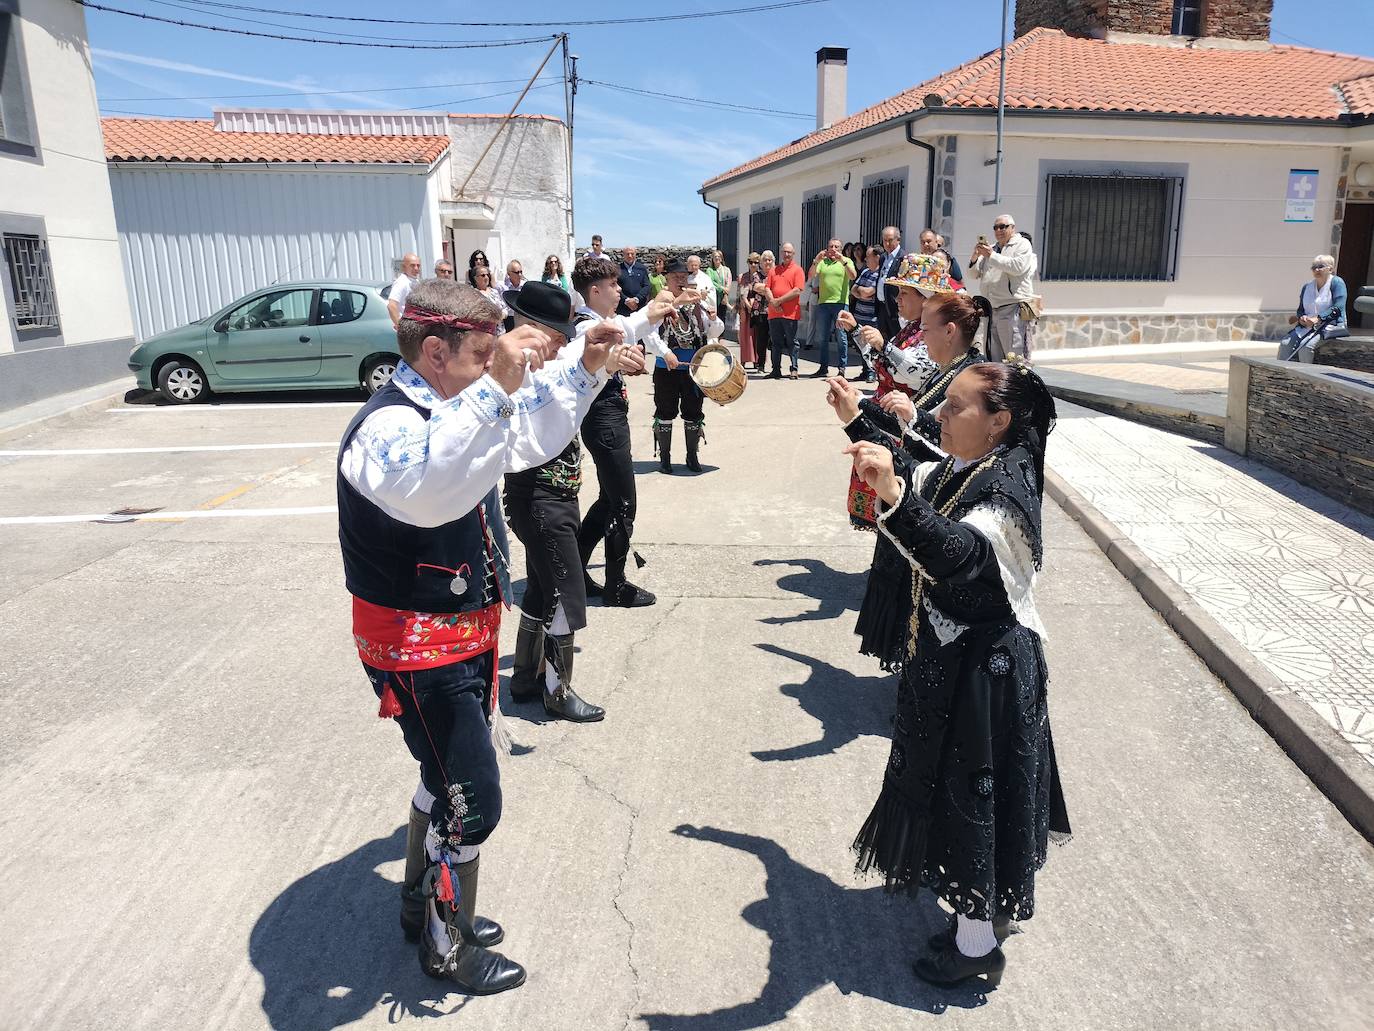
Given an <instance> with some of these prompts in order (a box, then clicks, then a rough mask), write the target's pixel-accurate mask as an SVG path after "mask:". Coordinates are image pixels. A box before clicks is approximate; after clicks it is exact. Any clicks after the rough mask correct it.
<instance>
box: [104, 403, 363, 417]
mask: <svg viewBox="0 0 1374 1031" xmlns="http://www.w3.org/2000/svg"><path fill="white" fill-rule="evenodd" d="M362 406H363V402H362V401H283V402H281V403H280V404H268V403H263V404H242V405H228V404H220V405H127V406H124V407H120V408H107V409H105V411H106V413H114V414H115V415H146V414H147V413H149V412H191V413H195V412H260V411H264V410H272V411H276V410H277V409H281V408H352V409H355V410H356V409H358V408H361V407H362Z"/></svg>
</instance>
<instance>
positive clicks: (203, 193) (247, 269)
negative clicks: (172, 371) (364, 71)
mask: <svg viewBox="0 0 1374 1031" xmlns="http://www.w3.org/2000/svg"><path fill="white" fill-rule="evenodd" d="M104 132H105V158H106V161H107V164H108V167H109V181H110V184H111V187H112V190H113V196H114V206H115V215H116V221H117V223H118V230H119V242H120V246H121V250H122V253H123V260H124V266H125V270H126V274H127V276H128V281H129V294H130V298H131V301H132V304H133V309H134V314H135V327H136V335H137V336H138V338H139V339H140V340H142V339H146V338H147V337H148V336H151V335H153V334H154V333H158V332H162V331H163V330H166V329H171V328H174V327H176V326H179V325H184V324H185V323H187V322H190V321H193V320H194V319H198V318H201V317H203V316H205V315H207V314H210V313H211V312H214V311H216V310H218V309H219V308H221V307H222V306H223V305H225V304H228V303H229V302H230V301H232V300H234V299H235V298H237V297H239V296H241V295H243V294H244V293H247V292H249V291H251V290H254V289H257V288H259V287H262V286H266V285H270V284H271V283H274V282H281V281H286V280H291V279H303V278H338V279H362V280H370V281H372V282H376V283H383V282H387V281H389V280H390V279H392V278H393V277H394V276H395V275H396V271H397V267H398V262H399V259H400V257H401V255H403V254H405V253H407V252H414V253H416V254H418V255H419V256H420V260H421V265H422V268H423V269H424V274H425V275H426V276H428V275H431V274H432V272H431V270H432V268H433V266H434V263H435V262H436V261H438V260H439V259H440V258H448V259H449V260H451V261H454V262H455V264H456V266H457V269H458V275H459V276H460V277H462V276H463V275H464V274H465V272H466V269H467V259H468V255H469V253H470V252H471V251H472V250H475V249H481V250H484V251H485V252H486V253H487V255H488V257H489V258H490V260H491V262H492V264H493V266H494V267H497V268H500V267H502V266H504V264H505V262H506V261H507V260H509V259H510V258H519V259H520V260H521V261H522V262H523V263H525V264H526V265H527V266H529V268H528V269H527V271H531V272H535V271H536V270H538V269H541V268H542V267H543V260H544V258H545V257H546V256H547V255H548V254H550V253H554V254H560V255H567V254H570V253H571V249H572V221H571V220H572V190H571V176H570V175H569V174H568V170H567V162H566V153H567V151H566V131H565V129H564V126H563V123H561V122H559V121H558V120H556V119H553V118H547V117H545V116H523V117H522V116H516V117H515V118H511V119H509V120H507V119H505V118H503V117H502V116H496V115H490V116H489V115H447V114H442V113H440V114H427V113H423V112H419V113H417V112H373V111H366V112H349V111H290V110H268V109H246V108H236V109H224V110H217V111H216V112H215V113H214V116H213V118H210V119H170V118H165V119H164V118H156V119H153V118H107V119H105V121H104ZM493 141H494V142H493ZM488 144H491V146H490V148H489V149H488ZM479 159H480V163H479Z"/></svg>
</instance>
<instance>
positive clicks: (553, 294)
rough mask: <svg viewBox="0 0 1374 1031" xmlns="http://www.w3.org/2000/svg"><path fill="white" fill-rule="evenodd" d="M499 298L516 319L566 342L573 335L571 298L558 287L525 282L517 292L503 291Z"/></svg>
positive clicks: (530, 281)
mask: <svg viewBox="0 0 1374 1031" xmlns="http://www.w3.org/2000/svg"><path fill="white" fill-rule="evenodd" d="M503 296H504V298H505V301H506V307H507V308H509V309H510V310H511V311H512V312H514V313H515V314H516V315H523V316H525V318H527V319H529V320H530V321H531V322H537V323H539V324H540V325H541V326H547V327H548V328H549V329H551V330H553V331H554V332H555V333H562V334H563V335H564V336H565V337H568V338H569V339H571V338H572V337H573V336H574V334H575V333H576V330H574V328H573V324H572V298H571V297H570V296H568V294H567V293H566V292H565V291H564V290H563V288H562V287H559V286H555V285H554V284H552V283H539V282H535V281H534V280H528V281H526V283H525V285H524V286H522V287H521V288H520V289H519V290H507V291H506V292H505V294H504V295H503Z"/></svg>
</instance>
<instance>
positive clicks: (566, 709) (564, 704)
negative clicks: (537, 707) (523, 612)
mask: <svg viewBox="0 0 1374 1031" xmlns="http://www.w3.org/2000/svg"><path fill="white" fill-rule="evenodd" d="M546 640H547V643H546V645H545V648H546V650H547V656H548V661H549V662H550V663H551V664H552V665H553V668H554V670H555V672H557V673H558V688H557V690H555V691H554V692H553V693H550V692H548V691H545V692H544V711H545V712H547V713H548V714H549V715H550V716H560V717H562V718H563V719H565V720H571V721H572V722H573V723H595V722H597V721H598V720H603V719H605V718H606V710H605V709H603V708H602V707H601V706H599V705H591V704H589V703H587V702H584V701H583V700H582V699H581V698H579V697H578V695H577V692H576V691H574V690H573V689H572V671H573V635H572V634H549V635H548V637H547V639H546Z"/></svg>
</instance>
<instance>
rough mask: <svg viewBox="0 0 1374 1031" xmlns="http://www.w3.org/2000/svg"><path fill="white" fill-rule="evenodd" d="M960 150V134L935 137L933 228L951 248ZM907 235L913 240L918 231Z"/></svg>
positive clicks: (922, 227) (952, 244)
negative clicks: (955, 181) (955, 177)
mask: <svg viewBox="0 0 1374 1031" xmlns="http://www.w3.org/2000/svg"><path fill="white" fill-rule="evenodd" d="M958 152H959V137H958V136H937V137H936V138H935V205H934V208H935V210H934V211H933V213H932V216H931V217H932V218H933V219H934V221H935V225H933V226H932V227H931V228H932V229H934V230H935V231H936V232H937V233H939V234H940V235H941V236H943V237H944V238H945V243H946V244H947V245H948V246H950V247H951V248H952V247H953V246H954V176H955V172H956V171H957V168H958V164H959V158H958ZM920 228H921V229H924V228H925V227H924V226H921V227H920ZM919 231H920V229H918V230H917V232H919ZM907 235H908V236H910V237H911V238H912V240H913V241H914V240H915V238H916V233H908V234H907Z"/></svg>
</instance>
